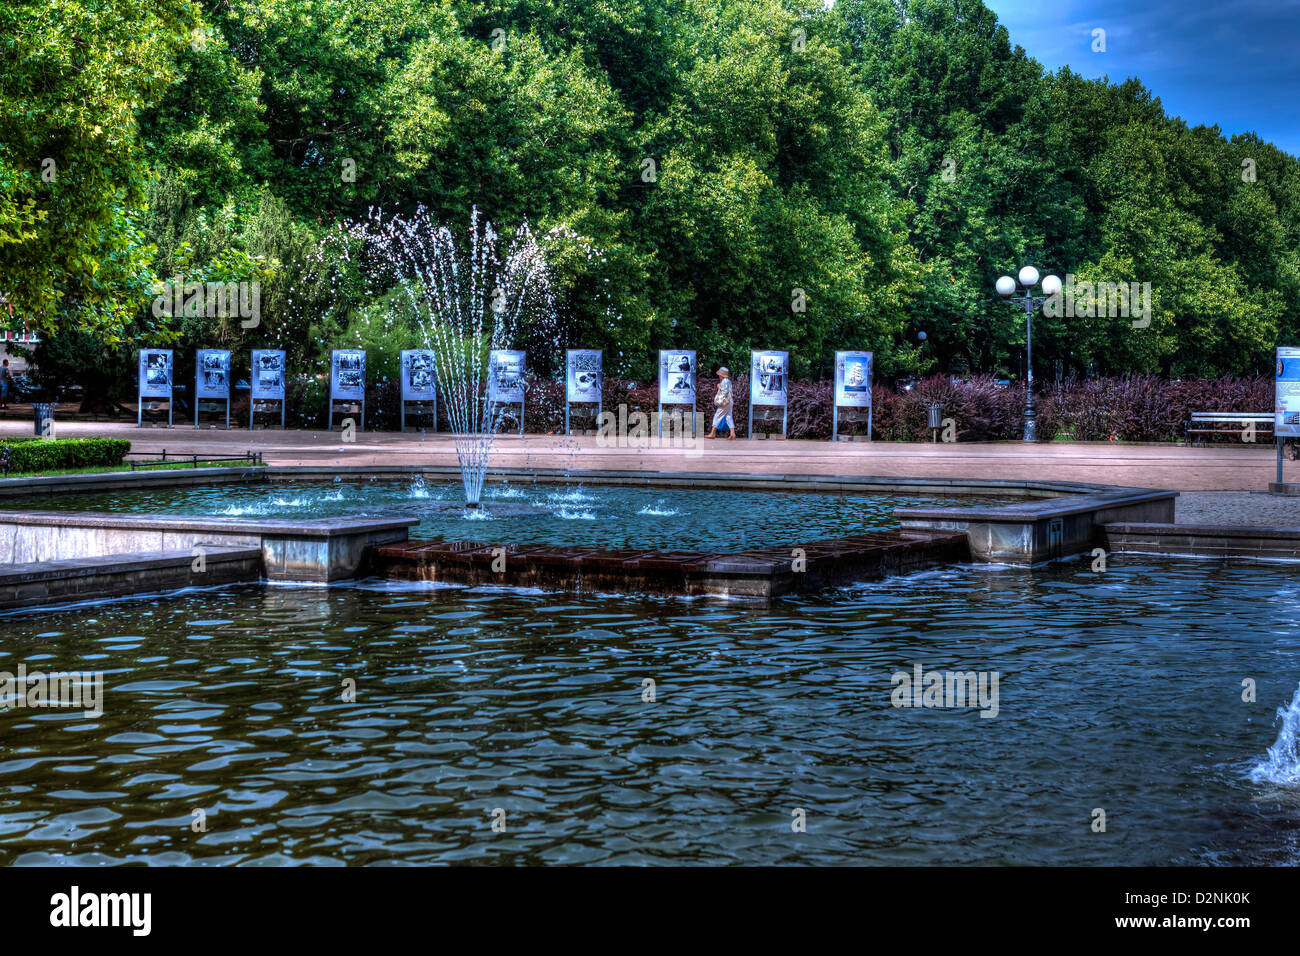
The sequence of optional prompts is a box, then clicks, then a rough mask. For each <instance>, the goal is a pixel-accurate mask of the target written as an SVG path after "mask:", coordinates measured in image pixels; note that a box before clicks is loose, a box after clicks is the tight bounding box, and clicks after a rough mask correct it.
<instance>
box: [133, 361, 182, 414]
mask: <svg viewBox="0 0 1300 956" xmlns="http://www.w3.org/2000/svg"><path fill="white" fill-rule="evenodd" d="M138 386H139V387H138V399H137V401H136V415H135V423H136V425H137V426H139V427H143V426H144V400H145V399H146V398H162V399H166V400H167V427H168V428H171V426H172V408H173V403H172V350H171V349H141V350H140V369H139V383H138Z"/></svg>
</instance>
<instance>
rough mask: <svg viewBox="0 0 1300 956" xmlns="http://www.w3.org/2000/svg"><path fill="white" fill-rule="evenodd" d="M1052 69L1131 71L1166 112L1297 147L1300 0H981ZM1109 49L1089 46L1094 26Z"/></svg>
mask: <svg viewBox="0 0 1300 956" xmlns="http://www.w3.org/2000/svg"><path fill="white" fill-rule="evenodd" d="M984 3H985V5H986V6H988V7H989V9H991V10H993V11H994V12H995V13H996V14H997V15H998V20H999V21H1000V22H1001V23H1002V24H1003V26H1005V27H1006V28H1007V31H1008V32H1009V33H1010V34H1011V43H1012V45H1013V46H1014V45H1017V44H1018V45H1019V46H1022V47H1024V48H1025V51H1026V52H1027V53H1028V54H1029V55H1030V56H1032V57H1033V58H1034V59H1035V60H1037V61H1038V62H1039V63H1041V64H1042V65H1043V66H1044V67H1046V68H1047V69H1049V70H1055V69H1057V68H1058V67H1061V66H1069V67H1070V68H1071V69H1073V70H1074V71H1075V72H1076V73H1080V74H1082V75H1083V76H1087V77H1101V76H1107V75H1108V76H1109V77H1110V79H1111V80H1112V81H1116V82H1118V81H1122V80H1124V79H1125V78H1127V77H1130V76H1136V77H1137V78H1138V79H1139V80H1141V81H1142V83H1143V84H1144V85H1145V86H1146V87H1147V89H1149V90H1150V91H1151V92H1152V93H1153V94H1154V95H1156V96H1158V97H1160V101H1161V103H1162V104H1163V105H1164V108H1165V112H1166V113H1169V114H1171V115H1173V116H1181V117H1182V118H1183V119H1184V120H1186V121H1187V123H1188V125H1191V126H1196V125H1201V124H1204V125H1206V126H1212V125H1218V127H1219V128H1220V129H1221V130H1222V131H1223V133H1224V135H1226V136H1231V135H1232V134H1234V133H1244V132H1249V131H1252V130H1253V131H1254V132H1256V133H1258V134H1259V135H1260V136H1261V137H1262V138H1263V139H1265V140H1268V141H1270V142H1272V143H1274V144H1275V145H1277V146H1278V147H1280V148H1282V149H1284V150H1286V151H1287V152H1289V153H1291V154H1292V155H1300V0H1218V2H1214V0H1185V2H1177V0H1153V2H1145V3H1144V2H1138V0H984ZM1098 28H1100V29H1103V30H1105V31H1106V50H1105V52H1104V53H1102V52H1093V49H1092V45H1093V33H1092V31H1093V30H1094V29H1098Z"/></svg>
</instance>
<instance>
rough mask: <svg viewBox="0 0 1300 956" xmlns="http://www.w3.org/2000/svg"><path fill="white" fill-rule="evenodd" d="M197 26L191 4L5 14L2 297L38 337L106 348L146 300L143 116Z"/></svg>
mask: <svg viewBox="0 0 1300 956" xmlns="http://www.w3.org/2000/svg"><path fill="white" fill-rule="evenodd" d="M197 17H198V11H197V7H196V6H195V5H194V4H193V3H191V2H189V0H42V2H39V3H37V2H34V0H7V2H6V3H4V4H2V5H0V277H3V279H2V280H0V281H2V282H3V284H4V288H2V289H0V294H3V295H5V296H6V297H7V298H8V299H9V301H10V302H12V303H13V305H14V306H15V308H16V309H17V310H19V311H20V313H21V314H22V316H23V317H24V319H25V320H26V321H27V322H28V323H29V324H30V325H32V326H35V327H38V328H41V329H53V328H54V327H56V325H59V326H62V327H65V328H67V327H75V328H82V329H88V330H91V331H94V332H95V333H96V334H97V335H98V336H100V337H101V338H103V339H105V340H107V341H112V340H115V339H117V338H120V337H121V335H122V331H123V329H124V327H125V326H126V325H127V324H128V322H129V321H130V316H131V313H132V312H133V311H134V310H135V309H136V308H137V307H139V306H140V305H142V304H143V303H144V302H146V301H147V296H148V289H149V285H150V282H151V279H152V276H151V275H150V273H149V260H150V257H151V253H152V250H151V249H150V248H149V245H148V244H147V243H146V242H145V241H144V236H143V235H142V233H141V232H140V230H139V228H138V225H137V218H138V213H139V211H140V210H141V209H142V207H143V204H144V198H145V191H146V182H147V179H148V166H147V164H146V161H145V157H144V155H143V150H142V148H141V142H140V136H139V128H138V116H137V114H138V111H139V110H140V109H141V108H142V107H144V106H146V105H148V104H150V103H152V102H156V101H157V99H158V98H160V97H161V96H162V94H163V92H164V90H165V89H166V86H167V84H168V82H169V81H170V79H171V77H172V75H173V73H172V71H173V69H174V61H175V57H176V55H177V53H178V51H179V50H180V49H181V48H182V47H183V46H184V45H185V44H186V43H187V42H189V40H190V31H191V29H192V28H193V27H194V26H195V25H196V24H197V22H198V20H197Z"/></svg>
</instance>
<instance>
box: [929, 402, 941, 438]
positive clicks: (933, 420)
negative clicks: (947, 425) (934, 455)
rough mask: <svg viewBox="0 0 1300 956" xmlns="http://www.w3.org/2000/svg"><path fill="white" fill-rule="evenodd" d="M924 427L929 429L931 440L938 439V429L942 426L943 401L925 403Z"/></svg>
mask: <svg viewBox="0 0 1300 956" xmlns="http://www.w3.org/2000/svg"><path fill="white" fill-rule="evenodd" d="M925 421H926V428H929V429H930V434H931V440H933V441H936V442H937V441H938V440H939V429H940V428H942V427H943V402H926V403H925Z"/></svg>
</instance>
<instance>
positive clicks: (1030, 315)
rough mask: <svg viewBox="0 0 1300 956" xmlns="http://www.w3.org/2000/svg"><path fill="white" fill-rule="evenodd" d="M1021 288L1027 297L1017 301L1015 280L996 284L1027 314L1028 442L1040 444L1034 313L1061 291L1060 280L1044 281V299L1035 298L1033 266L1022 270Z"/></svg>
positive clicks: (1001, 291) (1004, 279)
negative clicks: (1035, 376)
mask: <svg viewBox="0 0 1300 956" xmlns="http://www.w3.org/2000/svg"><path fill="white" fill-rule="evenodd" d="M1019 276H1020V286H1021V287H1022V288H1023V289H1024V290H1025V294H1024V295H1023V296H1021V297H1019V298H1016V297H1015V292H1016V280H1015V279H1013V278H1011V276H1002V277H1001V278H999V279H998V281H997V282H996V283H995V284H994V288H996V289H997V290H998V295H1000V296H1002V298H1003V299H1005V300H1006V301H1007V303H1008V304H1009V305H1013V306H1015V307H1016V308H1018V309H1024V310H1025V435H1024V440H1025V441H1037V440H1038V422H1037V421H1036V418H1037V415H1038V412H1037V411H1036V409H1035V408H1034V309H1035V308H1037V307H1038V306H1040V305H1042V304H1043V303H1044V302H1046V301H1047V300H1048V299H1050V298H1051V297H1052V296H1054V295H1056V293H1058V292H1060V291H1061V280H1060V279H1058V278H1057V277H1056V276H1046V277H1045V278H1044V279H1043V293H1044V294H1043V295H1034V294H1033V290H1034V286H1036V285H1038V270H1037V269H1035V268H1034V267H1033V266H1022V267H1021V269H1020V273H1019Z"/></svg>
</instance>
